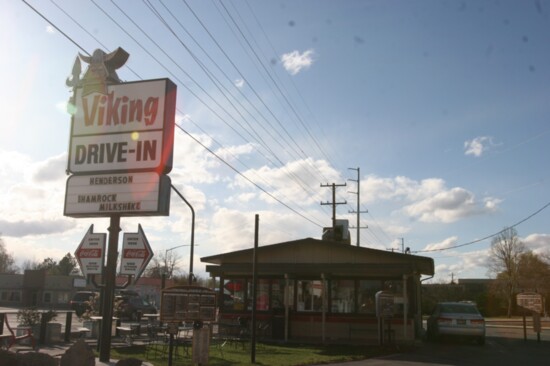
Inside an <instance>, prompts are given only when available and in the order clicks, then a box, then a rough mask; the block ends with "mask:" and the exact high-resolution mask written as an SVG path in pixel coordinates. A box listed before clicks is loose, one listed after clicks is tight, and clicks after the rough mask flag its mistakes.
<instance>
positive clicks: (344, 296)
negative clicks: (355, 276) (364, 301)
mask: <svg viewBox="0 0 550 366" xmlns="http://www.w3.org/2000/svg"><path fill="white" fill-rule="evenodd" d="M330 294H331V298H330V300H331V311H332V312H333V313H353V312H355V281H353V280H332V281H330Z"/></svg>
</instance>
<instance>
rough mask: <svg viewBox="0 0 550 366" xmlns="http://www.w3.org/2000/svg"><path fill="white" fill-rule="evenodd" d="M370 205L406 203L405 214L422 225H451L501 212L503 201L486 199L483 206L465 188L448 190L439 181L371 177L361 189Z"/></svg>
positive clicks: (482, 202)
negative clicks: (469, 218) (380, 202)
mask: <svg viewBox="0 0 550 366" xmlns="http://www.w3.org/2000/svg"><path fill="white" fill-rule="evenodd" d="M361 197H363V199H364V200H365V201H366V202H371V203H372V202H375V201H395V202H404V203H405V206H402V208H401V212H402V213H404V214H406V215H408V216H410V217H412V218H415V219H418V220H420V221H422V222H444V223H450V222H454V221H457V220H459V219H462V218H465V217H469V216H472V215H479V214H482V213H488V212H494V211H495V210H497V209H498V204H499V203H500V200H499V199H496V198H493V197H485V198H483V200H482V201H481V202H480V201H479V200H476V198H475V195H474V194H473V193H472V192H470V191H468V190H466V189H464V188H461V187H453V188H447V187H446V186H445V181H444V180H442V179H437V178H429V179H423V180H421V181H415V180H413V179H410V178H407V177H401V176H399V177H395V178H381V177H378V176H375V175H371V176H368V177H367V178H366V179H364V180H363V182H362V185H361Z"/></svg>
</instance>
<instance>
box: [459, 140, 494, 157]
mask: <svg viewBox="0 0 550 366" xmlns="http://www.w3.org/2000/svg"><path fill="white" fill-rule="evenodd" d="M492 146H493V142H492V137H490V136H479V137H476V138H474V139H473V140H470V141H465V142H464V149H465V152H464V154H465V155H473V156H475V157H480V156H481V155H483V153H484V152H485V151H487V150H488V149H490V148H491V147H492Z"/></svg>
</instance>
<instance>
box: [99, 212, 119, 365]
mask: <svg viewBox="0 0 550 366" xmlns="http://www.w3.org/2000/svg"><path fill="white" fill-rule="evenodd" d="M107 230H109V247H108V249H107V266H106V267H105V281H104V284H105V288H104V289H103V290H104V291H103V296H102V299H101V309H102V311H101V316H102V319H101V336H100V339H99V361H100V362H109V360H110V358H111V324H112V322H113V300H114V292H115V281H116V261H117V251H118V234H119V232H120V216H119V215H112V216H111V221H110V225H109V228H108V229H107Z"/></svg>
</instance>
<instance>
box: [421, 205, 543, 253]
mask: <svg viewBox="0 0 550 366" xmlns="http://www.w3.org/2000/svg"><path fill="white" fill-rule="evenodd" d="M548 206H550V202H548V203H547V204H545V205H544V206H542V207H541V208H539V209H538V210H537V211H535V212H533V213H532V214H531V215H529V216H527V217H526V218H524V219H523V220H521V221H518V222H516V223H515V224H514V225H510V226H508V227H506V228H504V229H502V230H500V231H499V232H496V233H494V234H491V235H487V236H486V237H484V238H481V239H477V240H473V241H470V242H467V243H464V244H458V245H453V246H451V247H447V248H439V249H428V250H417V251H414V252H413V253H427V252H442V251H444V250H449V249H456V248H461V247H465V246H467V245H472V244H475V243H479V242H480V241H484V240H487V239H489V238H492V237H494V236H497V235H499V234H502V233H503V232H505V231H506V230H508V229H511V228H515V227H516V226H519V225H520V224H523V223H524V222H525V221H527V220H529V219H531V218H532V217H534V216H536V215H538V214H539V213H540V212H542V211H543V210H544V209H546V208H547V207H548Z"/></svg>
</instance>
